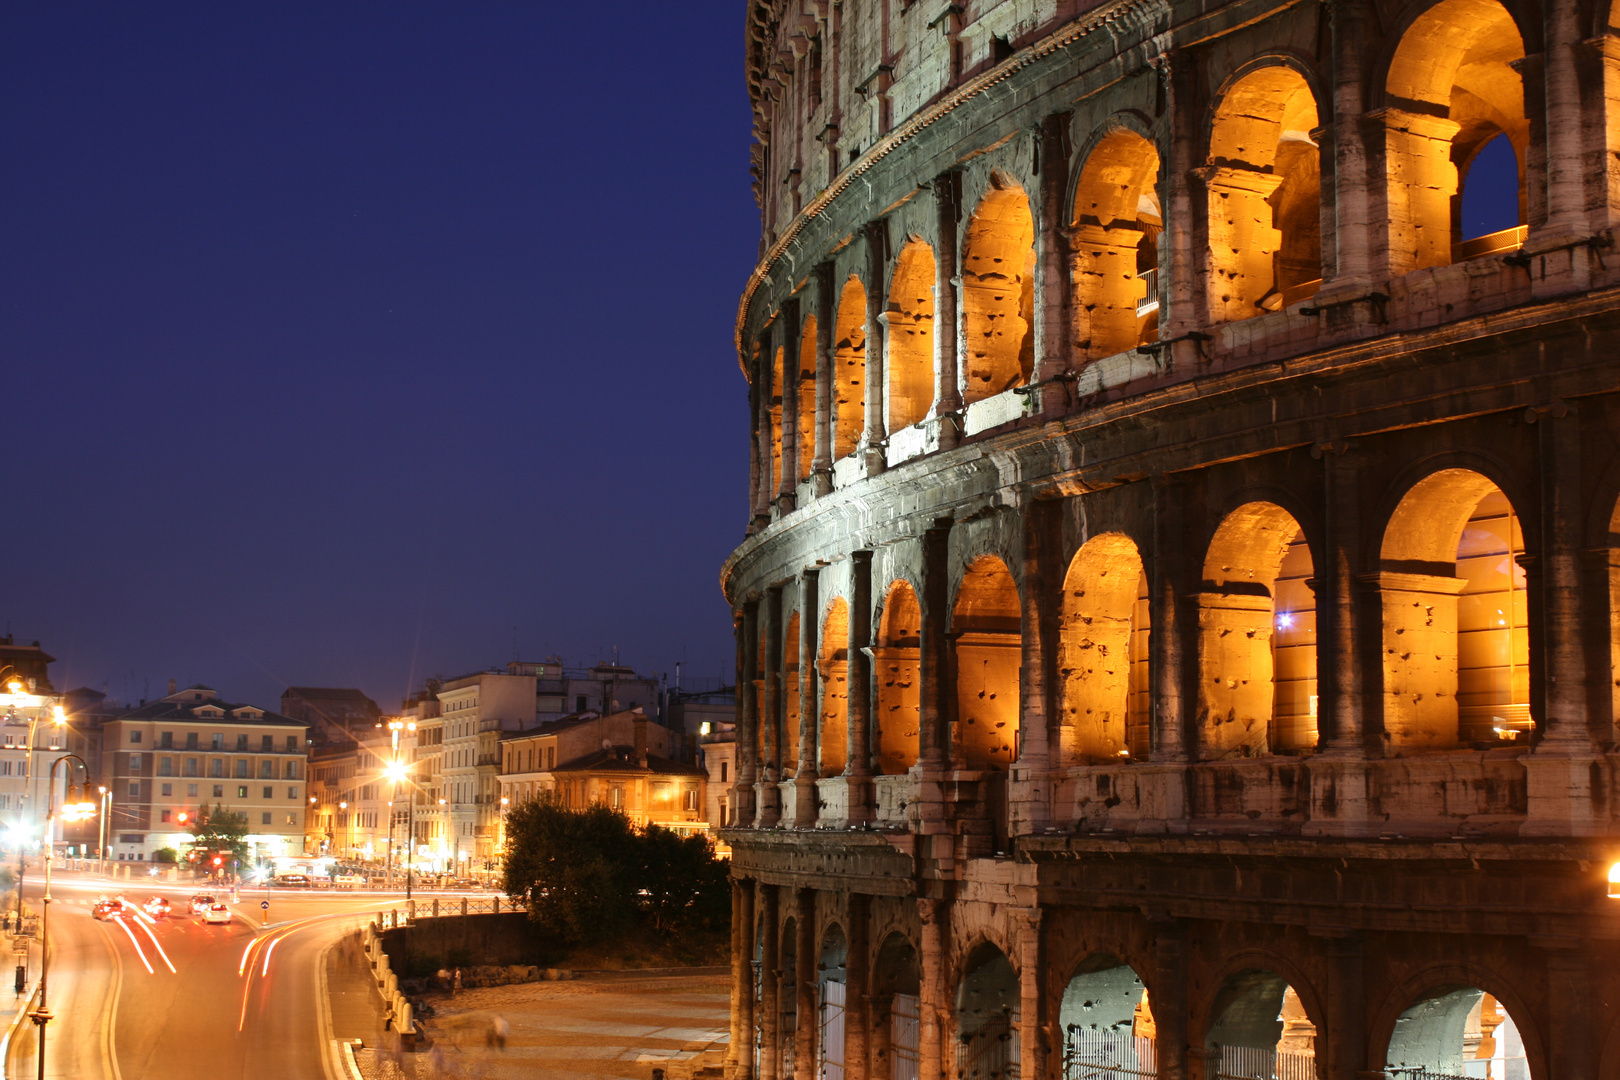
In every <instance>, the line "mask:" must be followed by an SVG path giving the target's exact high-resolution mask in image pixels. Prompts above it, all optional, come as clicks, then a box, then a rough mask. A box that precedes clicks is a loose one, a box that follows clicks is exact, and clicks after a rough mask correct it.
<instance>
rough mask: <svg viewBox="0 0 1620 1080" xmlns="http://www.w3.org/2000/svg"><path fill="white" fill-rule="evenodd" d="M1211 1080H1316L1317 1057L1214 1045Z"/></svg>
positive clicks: (1245, 1047)
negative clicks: (1214, 1059)
mask: <svg viewBox="0 0 1620 1080" xmlns="http://www.w3.org/2000/svg"><path fill="white" fill-rule="evenodd" d="M1215 1049H1216V1050H1218V1051H1219V1057H1218V1060H1217V1064H1216V1066H1215V1074H1214V1077H1213V1080H1316V1056H1315V1055H1314V1054H1291V1053H1287V1052H1278V1051H1276V1050H1262V1049H1260V1048H1258V1047H1253V1046H1217V1047H1216V1048H1215Z"/></svg>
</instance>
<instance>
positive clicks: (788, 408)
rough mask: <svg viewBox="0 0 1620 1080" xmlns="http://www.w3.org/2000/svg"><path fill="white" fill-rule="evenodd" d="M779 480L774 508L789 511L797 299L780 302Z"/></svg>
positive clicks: (794, 454) (795, 436)
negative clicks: (780, 403)
mask: <svg viewBox="0 0 1620 1080" xmlns="http://www.w3.org/2000/svg"><path fill="white" fill-rule="evenodd" d="M778 321H779V322H781V324H782V330H781V334H780V337H781V339H782V387H781V395H782V483H781V486H780V487H779V488H778V489H777V492H776V507H777V510H778V512H780V513H783V514H787V513H791V512H792V510H793V508H794V506H795V505H796V503H797V501H798V491H799V382H800V379H799V335H800V333H801V330H802V328H801V326H800V323H799V301H798V300H797V299H792V300H788V301H787V302H786V303H784V304H783V305H782V314H781V316H780V318H779V320H778Z"/></svg>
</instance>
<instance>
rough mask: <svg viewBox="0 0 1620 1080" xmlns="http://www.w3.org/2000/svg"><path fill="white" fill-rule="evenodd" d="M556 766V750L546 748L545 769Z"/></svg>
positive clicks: (554, 748)
mask: <svg viewBox="0 0 1620 1080" xmlns="http://www.w3.org/2000/svg"><path fill="white" fill-rule="evenodd" d="M556 764H557V748H556V747H555V746H548V747H546V768H548V769H550V768H554V767H555V766H556Z"/></svg>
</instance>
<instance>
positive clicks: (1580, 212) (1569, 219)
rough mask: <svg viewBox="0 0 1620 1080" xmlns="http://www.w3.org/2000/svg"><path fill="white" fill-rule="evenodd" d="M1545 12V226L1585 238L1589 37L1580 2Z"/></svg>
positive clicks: (1551, 233)
mask: <svg viewBox="0 0 1620 1080" xmlns="http://www.w3.org/2000/svg"><path fill="white" fill-rule="evenodd" d="M1542 11H1543V18H1544V19H1545V22H1546V34H1547V38H1546V49H1545V55H1546V60H1545V63H1544V64H1543V66H1542V70H1543V77H1544V79H1545V86H1546V109H1547V127H1546V138H1547V161H1546V170H1547V223H1546V224H1545V225H1544V226H1542V228H1541V230H1539V231H1540V232H1541V233H1542V234H1543V235H1544V236H1546V237H1547V238H1548V239H1551V238H1554V237H1557V238H1559V239H1584V238H1585V237H1586V235H1587V234H1588V232H1589V231H1590V230H1589V225H1588V222H1587V220H1586V190H1585V179H1584V169H1585V166H1586V162H1585V158H1584V154H1583V153H1582V146H1581V142H1582V135H1583V133H1584V130H1585V127H1586V123H1587V119H1586V117H1585V115H1583V108H1584V103H1585V102H1586V100H1587V98H1586V95H1583V94H1582V93H1581V86H1580V80H1579V78H1578V72H1577V70H1576V65H1577V56H1576V50H1578V49H1580V48H1581V39H1582V37H1584V35H1583V34H1582V33H1581V28H1580V5H1578V4H1574V3H1562V4H1559V3H1553V4H1548V5H1547V6H1546V7H1544V8H1543V9H1542ZM1526 89H1528V87H1527V88H1526Z"/></svg>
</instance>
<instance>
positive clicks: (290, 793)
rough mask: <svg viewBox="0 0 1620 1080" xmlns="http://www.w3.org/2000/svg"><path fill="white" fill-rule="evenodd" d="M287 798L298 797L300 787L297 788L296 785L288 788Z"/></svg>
mask: <svg viewBox="0 0 1620 1080" xmlns="http://www.w3.org/2000/svg"><path fill="white" fill-rule="evenodd" d="M287 798H289V799H296V798H298V789H297V788H295V787H289V788H288V789H287Z"/></svg>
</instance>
